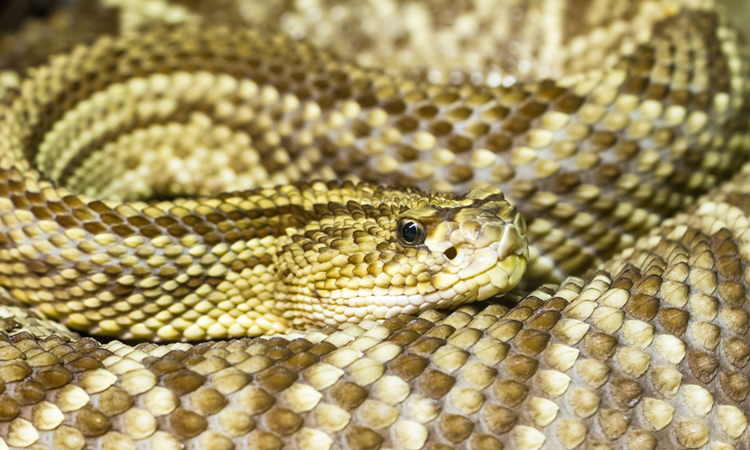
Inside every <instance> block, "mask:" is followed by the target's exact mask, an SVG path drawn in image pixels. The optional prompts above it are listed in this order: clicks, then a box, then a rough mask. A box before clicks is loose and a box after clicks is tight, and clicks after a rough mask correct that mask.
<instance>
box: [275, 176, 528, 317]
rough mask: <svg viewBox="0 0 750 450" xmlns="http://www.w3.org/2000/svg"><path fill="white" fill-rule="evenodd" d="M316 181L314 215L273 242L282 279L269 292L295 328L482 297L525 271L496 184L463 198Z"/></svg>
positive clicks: (519, 229) (524, 254) (520, 243)
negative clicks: (329, 185)
mask: <svg viewBox="0 0 750 450" xmlns="http://www.w3.org/2000/svg"><path fill="white" fill-rule="evenodd" d="M314 187H315V188H316V189H320V193H319V194H320V195H318V194H316V195H315V196H313V195H310V199H311V200H310V201H312V199H313V197H315V198H317V197H320V199H322V200H316V201H320V202H321V204H319V205H318V206H317V207H316V208H317V210H319V211H320V212H322V214H321V215H320V216H319V217H320V218H319V219H318V220H317V221H314V222H312V223H310V224H309V225H308V226H307V227H306V228H305V229H304V230H302V232H300V229H299V228H293V229H292V228H290V229H289V230H288V231H287V232H288V234H289V235H288V236H287V237H284V238H282V239H281V241H280V242H278V243H277V246H278V248H279V252H278V253H277V256H276V258H277V261H278V262H277V263H276V266H277V268H278V269H277V270H278V274H279V276H280V279H281V280H283V286H280V287H277V288H276V292H275V293H274V295H275V297H276V298H277V299H278V301H277V303H278V304H282V305H283V307H284V308H285V309H287V311H286V312H284V317H287V318H289V319H290V321H291V322H292V324H293V326H294V327H297V328H302V327H305V326H308V325H323V324H336V323H343V322H349V323H357V322H361V321H362V320H373V319H384V318H389V317H393V316H396V315H398V314H401V313H405V314H414V313H418V312H419V311H424V310H427V309H435V308H451V307H455V306H458V305H461V304H464V303H470V302H474V301H477V300H484V299H487V298H490V297H492V296H493V295H497V294H500V293H505V292H508V291H509V290H511V289H512V288H513V287H514V286H515V285H516V284H517V283H518V282H519V281H520V279H521V276H522V275H523V273H524V272H525V270H526V261H527V260H528V257H529V248H528V243H527V240H526V223H525V222H524V219H523V217H522V216H521V214H519V213H518V211H517V210H516V209H515V208H514V207H513V206H512V205H511V204H510V203H508V201H507V200H506V199H505V196H504V195H503V193H502V192H501V191H500V189H498V188H496V187H488V188H482V189H477V190H474V191H472V192H470V193H469V194H467V195H465V196H463V197H457V196H455V195H454V194H426V193H424V192H421V191H417V190H413V189H409V188H407V189H405V190H401V189H394V188H385V187H372V186H370V185H366V184H362V185H358V186H350V187H345V188H344V189H340V188H338V187H334V191H328V190H327V189H329V187H328V186H327V185H323V184H322V183H318V184H316V185H315V186H314ZM316 192H317V191H316ZM323 193H326V194H325V195H323ZM308 195H309V194H308ZM331 198H335V199H336V201H335V202H331V203H326V204H325V205H324V204H322V202H323V201H330V200H329V199H331ZM310 208H312V209H315V207H313V206H310Z"/></svg>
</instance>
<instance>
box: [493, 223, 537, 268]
mask: <svg viewBox="0 0 750 450" xmlns="http://www.w3.org/2000/svg"><path fill="white" fill-rule="evenodd" d="M497 254H498V256H499V257H500V258H507V257H508V256H510V255H517V256H522V257H524V258H526V259H528V258H529V243H528V240H527V239H526V221H525V220H524V218H523V216H522V215H521V213H516V216H515V218H514V220H513V222H511V223H508V224H505V226H504V227H503V237H502V238H501V239H500V243H499V244H498V247H497Z"/></svg>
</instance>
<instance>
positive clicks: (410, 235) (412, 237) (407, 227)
mask: <svg viewBox="0 0 750 450" xmlns="http://www.w3.org/2000/svg"><path fill="white" fill-rule="evenodd" d="M418 234H419V231H418V230H417V224H416V223H414V222H406V223H405V224H404V226H403V228H402V229H401V236H402V237H403V238H404V240H405V241H406V242H409V243H412V242H414V241H416V240H417V235H418Z"/></svg>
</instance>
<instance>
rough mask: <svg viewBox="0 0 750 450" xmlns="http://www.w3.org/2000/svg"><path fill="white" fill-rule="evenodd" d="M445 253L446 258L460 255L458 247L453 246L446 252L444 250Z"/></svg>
mask: <svg viewBox="0 0 750 450" xmlns="http://www.w3.org/2000/svg"><path fill="white" fill-rule="evenodd" d="M443 254H444V255H445V257H446V258H448V259H453V258H455V257H456V256H458V251H456V247H451V248H449V249H448V250H446V251H445V252H443Z"/></svg>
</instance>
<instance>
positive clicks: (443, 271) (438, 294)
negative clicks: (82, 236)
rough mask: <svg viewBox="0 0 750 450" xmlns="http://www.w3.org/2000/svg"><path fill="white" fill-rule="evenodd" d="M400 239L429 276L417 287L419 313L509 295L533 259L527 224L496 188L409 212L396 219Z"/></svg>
mask: <svg viewBox="0 0 750 450" xmlns="http://www.w3.org/2000/svg"><path fill="white" fill-rule="evenodd" d="M396 235H397V240H398V243H399V245H400V246H401V247H402V248H401V251H403V252H404V253H405V254H406V255H407V256H409V255H415V256H416V259H417V260H419V262H420V263H421V264H424V266H426V267H425V268H426V269H427V270H428V271H429V272H431V277H430V279H429V281H427V280H425V282H424V283H421V284H420V285H418V288H419V286H421V288H419V289H420V290H421V291H422V301H423V303H422V304H421V305H419V309H426V308H427V307H433V308H434V307H438V308H446V307H454V306H457V305H460V304H463V303H469V302H473V301H477V300H485V299H487V298H490V297H492V296H494V295H497V294H502V293H506V292H508V291H509V290H511V289H512V288H513V287H515V286H516V284H518V282H519V281H520V280H521V277H522V275H523V273H524V272H525V271H526V263H527V260H528V258H529V246H528V241H527V239H526V222H525V221H524V218H523V216H522V215H521V213H519V212H518V210H516V208H515V207H513V206H512V205H511V204H510V203H508V201H507V200H506V199H505V196H504V195H503V193H502V191H501V190H500V189H499V188H497V187H494V186H491V187H485V188H481V189H475V190H473V191H471V192H470V193H468V194H467V195H466V196H464V197H462V198H458V199H456V200H455V201H441V199H440V198H439V197H438V198H436V199H434V200H433V201H431V202H430V203H429V204H426V205H423V206H419V207H416V208H412V209H409V210H407V211H405V212H403V213H401V214H400V215H399V216H398V221H397V226H396ZM410 249H413V250H415V251H416V253H415V252H414V251H410ZM420 250H422V252H421V253H422V255H421V257H420ZM424 250H426V251H427V252H424ZM415 300H416V299H415ZM412 304H414V302H412Z"/></svg>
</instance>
